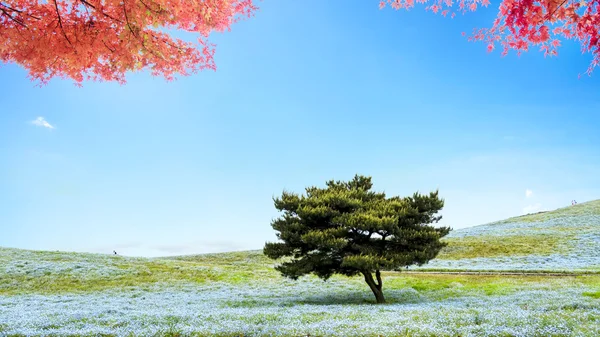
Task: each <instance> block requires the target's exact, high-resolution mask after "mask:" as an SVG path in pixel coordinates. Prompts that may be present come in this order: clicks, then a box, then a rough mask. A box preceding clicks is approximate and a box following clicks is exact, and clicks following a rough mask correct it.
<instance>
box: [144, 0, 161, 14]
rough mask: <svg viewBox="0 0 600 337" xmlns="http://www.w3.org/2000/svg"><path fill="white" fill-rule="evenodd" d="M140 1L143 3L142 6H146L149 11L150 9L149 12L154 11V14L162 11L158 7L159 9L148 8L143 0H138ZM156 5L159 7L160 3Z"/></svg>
mask: <svg viewBox="0 0 600 337" xmlns="http://www.w3.org/2000/svg"><path fill="white" fill-rule="evenodd" d="M140 2H141V3H142V5H144V7H146V8H147V9H148V10H149V11H151V12H154V13H156V14H162V13H163V12H164V11H163V10H160V9H159V10H155V9H152V8H150V7H149V6H148V5H146V3H145V2H144V1H142V0H140ZM158 7H159V8H160V5H159V6H158Z"/></svg>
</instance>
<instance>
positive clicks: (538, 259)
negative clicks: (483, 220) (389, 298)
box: [411, 201, 600, 272]
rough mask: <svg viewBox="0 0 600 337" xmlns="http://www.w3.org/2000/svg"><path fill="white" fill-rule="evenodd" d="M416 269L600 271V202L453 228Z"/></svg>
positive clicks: (414, 268)
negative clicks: (445, 244)
mask: <svg viewBox="0 0 600 337" xmlns="http://www.w3.org/2000/svg"><path fill="white" fill-rule="evenodd" d="M444 240H446V241H448V243H449V245H448V247H446V248H445V249H444V250H443V251H442V252H441V253H440V255H439V256H438V258H436V259H435V260H432V261H430V262H429V263H428V264H426V265H424V266H421V267H412V268H411V269H413V270H471V271H473V270H477V271H509V270H510V271H566V272H600V201H593V202H588V203H584V204H579V205H576V206H570V207H567V208H563V209H559V210H556V211H553V212H547V213H539V214H534V215H527V216H522V217H517V218H512V219H508V220H504V221H500V222H496V223H491V224H487V225H482V226H475V227H471V228H465V229H461V230H455V231H452V232H450V234H449V235H448V236H447V237H446V238H444Z"/></svg>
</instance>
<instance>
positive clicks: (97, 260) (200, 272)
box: [0, 249, 278, 295]
mask: <svg viewBox="0 0 600 337" xmlns="http://www.w3.org/2000/svg"><path fill="white" fill-rule="evenodd" d="M8 252H10V254H8ZM2 253H4V255H2ZM9 255H10V256H11V259H7V258H6V257H7V256H9ZM0 257H4V258H0V295H16V294H27V293H44V294H60V293H73V292H79V293H80V292H95V291H101V290H107V289H127V288H134V287H142V288H143V287H151V286H152V285H155V284H163V283H168V284H178V283H181V284H189V283H194V284H204V283H207V282H225V283H230V284H237V283H245V282H248V281H249V280H268V279H271V278H273V277H278V274H277V272H276V271H275V270H274V269H273V268H272V266H273V261H270V260H269V259H268V258H267V257H266V256H264V255H262V254H261V253H260V252H235V253H223V254H209V255H198V256H186V257H174V258H165V259H142V258H133V259H132V258H124V257H120V256H107V255H100V254H81V253H56V252H44V251H28V250H18V249H1V250H0ZM16 260H20V261H23V262H22V263H20V264H17V265H19V266H24V265H27V264H33V265H35V264H47V263H50V264H52V263H56V264H61V263H77V262H80V261H86V262H88V263H92V264H94V265H96V266H100V267H102V266H104V265H110V266H112V267H116V268H118V269H120V270H123V271H125V273H124V274H123V275H117V276H96V277H95V276H86V277H80V276H79V275H76V274H74V273H73V272H62V273H49V272H46V273H44V274H43V275H35V276H33V275H22V274H14V273H6V272H4V270H5V269H6V265H8V263H9V262H10V261H16Z"/></svg>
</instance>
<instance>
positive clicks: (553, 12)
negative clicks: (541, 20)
mask: <svg viewBox="0 0 600 337" xmlns="http://www.w3.org/2000/svg"><path fill="white" fill-rule="evenodd" d="M566 2H567V0H563V2H561V3H560V5H558V6H556V9H554V10H553V11H552V13H551V14H549V15H548V19H552V17H553V16H554V14H555V13H556V11H557V10H558V9H559V8H561V7H562V5H564V4H565V3H566Z"/></svg>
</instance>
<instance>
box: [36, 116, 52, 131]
mask: <svg viewBox="0 0 600 337" xmlns="http://www.w3.org/2000/svg"><path fill="white" fill-rule="evenodd" d="M31 124H33V125H36V126H41V127H44V128H47V129H54V125H52V124H50V123H48V121H47V120H46V119H45V118H44V117H41V116H40V117H38V118H36V119H34V120H33V121H31Z"/></svg>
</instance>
